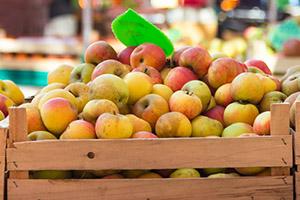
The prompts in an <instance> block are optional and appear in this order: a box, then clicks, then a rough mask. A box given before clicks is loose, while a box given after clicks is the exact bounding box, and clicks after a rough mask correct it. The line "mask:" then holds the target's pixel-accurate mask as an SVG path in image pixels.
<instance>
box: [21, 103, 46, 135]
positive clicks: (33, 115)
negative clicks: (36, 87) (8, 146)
mask: <svg viewBox="0 0 300 200" xmlns="http://www.w3.org/2000/svg"><path fill="white" fill-rule="evenodd" d="M19 107H20V108H25V109H26V119H27V132H28V133H31V132H34V131H45V130H46V127H45V126H44V123H43V121H42V118H41V114H40V111H39V109H38V107H36V106H35V105H33V104H31V103H25V104H22V105H20V106H19Z"/></svg>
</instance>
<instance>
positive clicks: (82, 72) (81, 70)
mask: <svg viewBox="0 0 300 200" xmlns="http://www.w3.org/2000/svg"><path fill="white" fill-rule="evenodd" d="M94 68H95V66H94V65H93V64H90V63H81V64H79V65H76V66H75V67H74V69H73V70H72V72H71V75H70V83H74V82H83V83H88V82H90V80H91V76H92V73H93V71H94Z"/></svg>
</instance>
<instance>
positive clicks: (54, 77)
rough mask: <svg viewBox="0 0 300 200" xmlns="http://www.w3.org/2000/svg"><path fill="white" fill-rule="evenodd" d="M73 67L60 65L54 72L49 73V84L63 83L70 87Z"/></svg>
mask: <svg viewBox="0 0 300 200" xmlns="http://www.w3.org/2000/svg"><path fill="white" fill-rule="evenodd" d="M72 70H73V67H72V66H70V65H66V64H63V65H60V66H58V67H57V68H55V69H54V70H53V71H51V72H49V73H48V84H51V83H62V84H64V85H68V84H69V82H70V78H71V72H72Z"/></svg>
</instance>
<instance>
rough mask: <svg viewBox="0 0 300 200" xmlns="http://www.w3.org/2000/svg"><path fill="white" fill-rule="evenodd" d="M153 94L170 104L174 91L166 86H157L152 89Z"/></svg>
mask: <svg viewBox="0 0 300 200" xmlns="http://www.w3.org/2000/svg"><path fill="white" fill-rule="evenodd" d="M151 93H152V94H157V95H159V96H161V97H163V98H164V99H165V100H166V101H167V102H168V101H169V99H170V97H171V95H172V94H173V91H172V90H171V88H169V87H168V86H166V85H164V84H155V85H153V87H152V92H151Z"/></svg>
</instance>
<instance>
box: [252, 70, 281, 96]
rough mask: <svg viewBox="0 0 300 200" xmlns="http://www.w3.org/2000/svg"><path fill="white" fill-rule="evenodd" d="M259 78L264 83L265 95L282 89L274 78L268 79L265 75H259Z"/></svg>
mask: <svg viewBox="0 0 300 200" xmlns="http://www.w3.org/2000/svg"><path fill="white" fill-rule="evenodd" d="M257 76H258V77H259V78H260V80H261V82H262V85H263V88H264V94H266V93H268V92H272V91H276V90H279V89H280V87H279V88H278V84H277V83H276V81H275V77H274V79H273V78H271V77H268V76H266V75H263V74H257ZM279 85H280V83H279Z"/></svg>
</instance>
